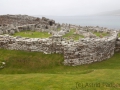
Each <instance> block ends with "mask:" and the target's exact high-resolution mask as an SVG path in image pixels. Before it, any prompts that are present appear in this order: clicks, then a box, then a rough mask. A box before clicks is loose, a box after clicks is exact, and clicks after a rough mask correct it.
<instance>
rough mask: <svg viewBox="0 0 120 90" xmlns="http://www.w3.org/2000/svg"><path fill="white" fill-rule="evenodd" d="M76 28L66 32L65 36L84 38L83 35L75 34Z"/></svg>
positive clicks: (76, 38)
mask: <svg viewBox="0 0 120 90" xmlns="http://www.w3.org/2000/svg"><path fill="white" fill-rule="evenodd" d="M74 32H75V30H74V29H71V30H70V32H69V33H67V34H65V35H64V36H63V37H64V38H69V37H72V38H73V39H74V40H79V38H84V36H82V35H78V34H74Z"/></svg>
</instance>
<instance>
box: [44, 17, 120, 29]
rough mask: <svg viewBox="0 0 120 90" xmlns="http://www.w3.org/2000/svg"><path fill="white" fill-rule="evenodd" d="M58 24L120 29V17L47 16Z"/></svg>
mask: <svg viewBox="0 0 120 90" xmlns="http://www.w3.org/2000/svg"><path fill="white" fill-rule="evenodd" d="M46 17H47V18H50V19H53V20H55V22H56V23H60V24H62V23H68V24H74V25H80V26H100V27H106V28H110V29H117V30H118V29H120V16H46Z"/></svg>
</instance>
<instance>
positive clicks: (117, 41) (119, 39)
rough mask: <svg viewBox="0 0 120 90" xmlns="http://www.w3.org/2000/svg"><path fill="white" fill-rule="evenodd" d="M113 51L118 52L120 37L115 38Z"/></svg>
mask: <svg viewBox="0 0 120 90" xmlns="http://www.w3.org/2000/svg"><path fill="white" fill-rule="evenodd" d="M115 52H120V38H118V39H117V40H116V46H115Z"/></svg>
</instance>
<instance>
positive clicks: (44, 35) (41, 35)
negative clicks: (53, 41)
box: [13, 31, 52, 38]
mask: <svg viewBox="0 0 120 90" xmlns="http://www.w3.org/2000/svg"><path fill="white" fill-rule="evenodd" d="M13 36H21V37H29V38H48V37H50V36H52V35H51V34H48V32H37V31H35V32H32V31H22V32H18V33H15V34H14V35H13Z"/></svg>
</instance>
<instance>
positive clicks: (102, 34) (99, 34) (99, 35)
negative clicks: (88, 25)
mask: <svg viewBox="0 0 120 90" xmlns="http://www.w3.org/2000/svg"><path fill="white" fill-rule="evenodd" d="M93 34H95V35H96V36H98V37H105V36H108V35H109V34H108V33H100V32H93Z"/></svg>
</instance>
